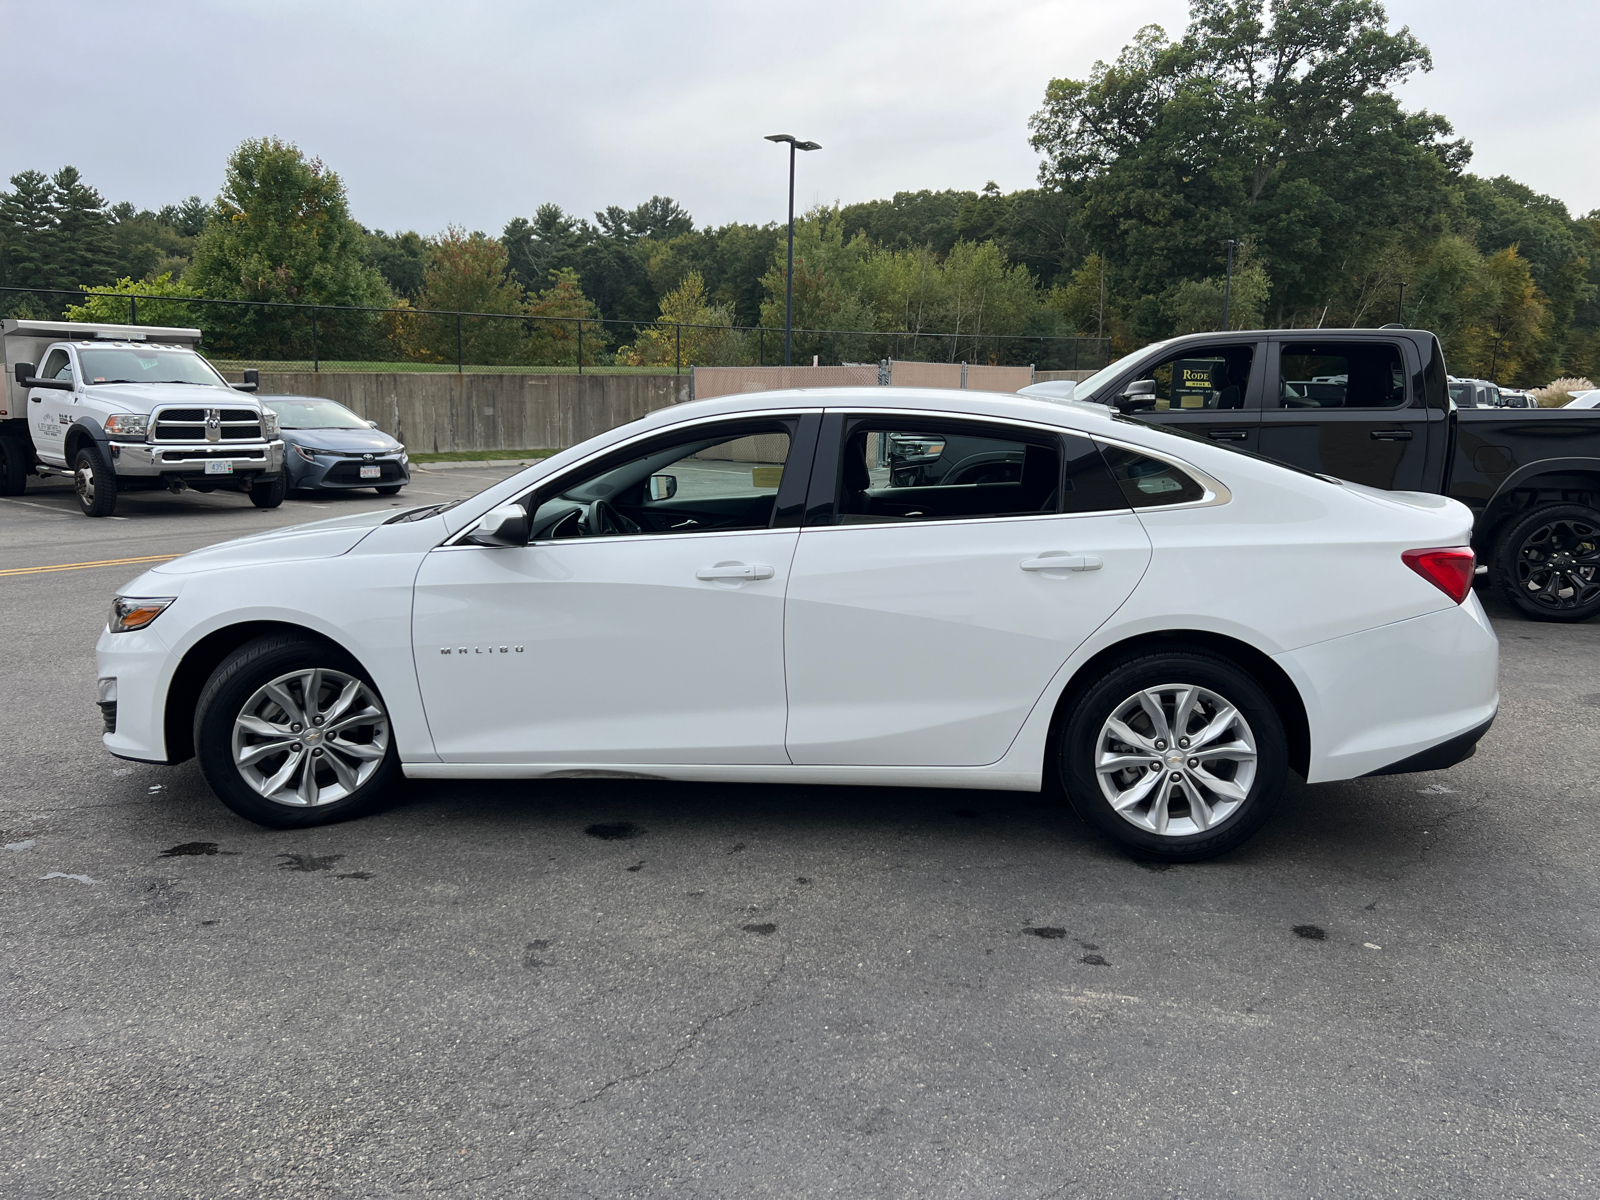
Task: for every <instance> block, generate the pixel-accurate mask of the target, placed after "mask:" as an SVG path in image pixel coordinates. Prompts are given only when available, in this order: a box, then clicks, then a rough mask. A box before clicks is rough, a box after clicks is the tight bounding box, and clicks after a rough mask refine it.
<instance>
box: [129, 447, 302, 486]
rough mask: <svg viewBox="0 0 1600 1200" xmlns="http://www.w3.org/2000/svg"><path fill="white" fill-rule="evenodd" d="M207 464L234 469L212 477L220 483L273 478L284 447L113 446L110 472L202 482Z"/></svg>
mask: <svg viewBox="0 0 1600 1200" xmlns="http://www.w3.org/2000/svg"><path fill="white" fill-rule="evenodd" d="M207 463H229V464H231V465H232V468H233V469H232V471H231V472H229V473H228V474H225V475H215V474H214V475H211V476H210V478H212V479H217V480H223V479H227V478H229V476H230V475H231V476H233V477H238V476H241V475H257V474H269V475H270V474H272V473H274V472H277V471H281V470H283V443H282V442H281V441H272V442H265V441H260V442H228V443H225V444H219V443H217V442H187V443H167V442H163V443H162V444H160V445H152V444H151V443H149V442H117V441H113V442H112V443H111V469H112V470H113V471H115V472H116V473H117V474H118V475H143V476H156V475H177V476H179V477H181V478H184V479H191V478H195V479H199V478H205V477H206V476H207V472H206V464H207Z"/></svg>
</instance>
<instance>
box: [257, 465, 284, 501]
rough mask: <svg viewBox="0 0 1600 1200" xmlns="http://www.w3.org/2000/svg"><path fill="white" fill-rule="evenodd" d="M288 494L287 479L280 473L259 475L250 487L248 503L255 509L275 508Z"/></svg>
mask: <svg viewBox="0 0 1600 1200" xmlns="http://www.w3.org/2000/svg"><path fill="white" fill-rule="evenodd" d="M288 492H289V479H288V476H287V475H285V474H284V473H283V472H282V471H279V472H278V473H277V474H275V475H260V476H257V477H256V479H255V480H254V481H253V482H252V483H251V485H250V503H251V504H254V505H255V506H256V507H257V508H277V507H278V505H280V504H282V503H283V498H284V496H286V495H288Z"/></svg>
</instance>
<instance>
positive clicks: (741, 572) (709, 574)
mask: <svg viewBox="0 0 1600 1200" xmlns="http://www.w3.org/2000/svg"><path fill="white" fill-rule="evenodd" d="M772 576H773V570H772V568H771V567H769V566H767V565H765V564H764V563H756V564H755V565H754V566H747V565H746V564H744V563H735V562H725V563H718V564H717V565H716V566H714V567H701V568H700V569H699V570H698V571H696V572H695V573H694V577H695V578H696V579H703V580H705V581H706V582H708V583H709V582H711V581H713V580H718V579H771V578H772Z"/></svg>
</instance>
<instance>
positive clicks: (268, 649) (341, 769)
mask: <svg viewBox="0 0 1600 1200" xmlns="http://www.w3.org/2000/svg"><path fill="white" fill-rule="evenodd" d="M194 746H195V756H196V757H197V758H198V759H199V760H200V770H201V772H202V773H203V774H204V775H205V777H206V782H207V783H209V784H210V785H211V789H212V791H214V792H216V794H217V796H218V798H219V799H221V801H222V802H223V803H224V804H226V805H227V806H228V807H229V808H231V809H232V810H233V811H234V812H236V813H238V814H239V815H240V816H241V817H244V818H245V819H246V820H249V821H254V822H255V823H256V824H258V825H266V826H268V827H269V828H272V829H297V828H302V827H304V826H308V825H324V824H327V823H328V822H330V821H339V820H343V819H345V818H347V817H352V816H355V815H357V814H359V813H361V812H363V811H365V810H366V809H368V808H370V807H371V806H372V805H373V804H374V803H375V802H376V801H377V800H378V799H379V798H380V796H381V795H382V793H383V791H384V789H385V788H387V787H388V786H389V785H390V783H392V782H393V780H394V778H395V776H396V774H397V772H398V770H399V762H400V758H399V753H398V751H397V750H396V748H395V742H394V734H393V731H392V729H391V727H390V723H389V714H388V711H387V710H386V709H385V708H384V704H383V698H382V697H381V696H380V695H379V694H378V690H377V688H376V687H375V686H374V685H373V682H372V680H371V679H370V678H368V677H367V675H366V673H365V672H364V671H362V670H361V668H360V667H359V666H358V665H357V664H356V663H355V662H353V661H352V660H351V659H350V658H349V656H348V655H345V654H343V653H342V652H340V651H339V650H337V649H336V648H335V647H333V646H331V645H329V644H328V643H326V642H322V641H318V640H316V639H314V638H308V637H299V636H295V635H289V634H284V635H276V636H271V637H264V638H260V639H258V640H256V641H254V642H250V643H248V644H246V645H244V646H242V647H240V648H239V649H238V650H236V651H234V653H233V654H231V655H229V656H228V658H227V659H225V660H224V661H223V663H222V665H221V666H219V667H218V668H217V669H216V671H215V672H213V673H212V676H211V679H210V681H209V682H208V683H207V684H206V686H205V690H204V691H203V692H201V694H200V702H199V704H198V705H197V706H196V709H195V719H194Z"/></svg>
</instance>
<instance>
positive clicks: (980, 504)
mask: <svg viewBox="0 0 1600 1200" xmlns="http://www.w3.org/2000/svg"><path fill="white" fill-rule="evenodd" d="M1079 459H1080V460H1081V459H1082V454H1081V453H1080V455H1079ZM1061 468H1062V447H1061V439H1060V438H1059V437H1055V436H1052V435H1050V434H1045V433H1040V434H1037V435H1035V434H1033V433H1031V432H1027V431H1023V430H1014V429H1011V428H1007V427H1004V426H992V425H982V424H977V423H970V424H969V423H967V422H961V421H950V422H945V421H940V422H937V423H928V424H922V423H918V422H915V421H896V420H894V419H893V418H888V419H884V420H879V419H876V418H860V419H857V420H853V421H851V422H850V423H849V425H848V426H847V427H846V430H845V439H844V453H843V457H842V458H841V460H840V465H839V483H838V494H837V498H836V501H835V505H834V521H835V523H836V524H840V525H855V524H877V523H883V522H891V521H952V520H971V519H974V518H980V517H1013V516H1028V515H1033V514H1037V513H1054V512H1058V511H1060V508H1061V495H1062V491H1063V478H1062V469H1061ZM1090 478H1091V479H1092V476H1090ZM1086 486H1087V485H1086Z"/></svg>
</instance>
